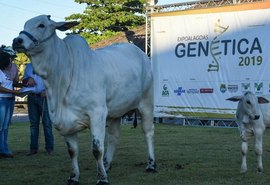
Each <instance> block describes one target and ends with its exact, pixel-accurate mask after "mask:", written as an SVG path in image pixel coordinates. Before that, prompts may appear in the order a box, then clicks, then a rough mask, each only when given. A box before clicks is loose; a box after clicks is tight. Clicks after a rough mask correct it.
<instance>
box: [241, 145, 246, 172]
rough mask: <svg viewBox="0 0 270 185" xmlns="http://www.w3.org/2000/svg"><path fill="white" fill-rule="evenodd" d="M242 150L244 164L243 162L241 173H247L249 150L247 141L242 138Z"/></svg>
mask: <svg viewBox="0 0 270 185" xmlns="http://www.w3.org/2000/svg"><path fill="white" fill-rule="evenodd" d="M241 150H242V164H241V170H240V173H246V172H247V151H248V143H247V141H245V140H242V145H241Z"/></svg>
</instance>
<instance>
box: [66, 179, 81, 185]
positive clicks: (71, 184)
mask: <svg viewBox="0 0 270 185" xmlns="http://www.w3.org/2000/svg"><path fill="white" fill-rule="evenodd" d="M67 185H79V182H78V181H74V180H72V179H68V181H67Z"/></svg>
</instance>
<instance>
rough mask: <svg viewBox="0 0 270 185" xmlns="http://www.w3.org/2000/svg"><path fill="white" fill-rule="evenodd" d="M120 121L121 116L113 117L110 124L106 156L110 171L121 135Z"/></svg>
mask: <svg viewBox="0 0 270 185" xmlns="http://www.w3.org/2000/svg"><path fill="white" fill-rule="evenodd" d="M120 121H121V118H118V119H113V120H112V121H111V122H110V123H109V124H108V143H107V151H106V155H105V158H104V165H105V169H106V171H107V172H108V171H109V169H110V168H111V164H112V160H113V156H114V152H115V147H116V145H117V144H118V140H119V135H120Z"/></svg>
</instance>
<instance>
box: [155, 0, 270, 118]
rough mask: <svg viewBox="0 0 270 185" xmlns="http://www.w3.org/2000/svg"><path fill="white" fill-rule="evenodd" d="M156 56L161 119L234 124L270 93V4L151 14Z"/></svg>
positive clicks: (156, 102) (158, 112)
mask: <svg viewBox="0 0 270 185" xmlns="http://www.w3.org/2000/svg"><path fill="white" fill-rule="evenodd" d="M151 53H152V63H153V70H154V113H155V116H156V117H199V118H203V117H207V118H233V117H234V114H235V111H236V107H237V103H235V102H230V101H227V100H226V99H227V98H229V97H231V96H236V95H242V94H243V93H244V92H246V91H252V92H254V93H256V94H257V95H263V94H269V92H270V58H269V57H270V2H258V3H250V4H241V5H233V6H224V7H218V8H208V9H197V10H186V11H178V12H170V13H156V14H152V16H151Z"/></svg>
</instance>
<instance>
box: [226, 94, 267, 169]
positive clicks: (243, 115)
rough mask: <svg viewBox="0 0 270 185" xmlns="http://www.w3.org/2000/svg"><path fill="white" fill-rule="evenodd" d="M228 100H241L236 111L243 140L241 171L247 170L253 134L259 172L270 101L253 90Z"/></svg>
mask: <svg viewBox="0 0 270 185" xmlns="http://www.w3.org/2000/svg"><path fill="white" fill-rule="evenodd" d="M227 100H230V101H234V102H235V101H239V103H238V106H237V111H236V122H237V124H238V126H239V129H240V137H241V140H242V145H241V150H242V164H241V170H240V172H241V173H245V172H247V159H246V158H247V152H248V140H249V139H250V138H251V137H252V136H255V153H256V155H257V168H258V172H262V171H263V164H262V153H263V133H264V130H265V126H269V125H270V103H269V101H268V100H267V99H266V97H263V96H258V97H257V96H255V95H254V94H253V93H252V92H246V93H245V94H244V95H242V96H233V97H231V98H228V99H227Z"/></svg>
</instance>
